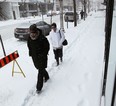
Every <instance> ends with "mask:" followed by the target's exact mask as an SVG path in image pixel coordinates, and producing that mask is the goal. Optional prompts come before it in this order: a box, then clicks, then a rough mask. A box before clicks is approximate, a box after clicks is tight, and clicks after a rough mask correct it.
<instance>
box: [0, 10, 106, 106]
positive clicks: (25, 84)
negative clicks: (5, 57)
mask: <svg viewBox="0 0 116 106" xmlns="http://www.w3.org/2000/svg"><path fill="white" fill-rule="evenodd" d="M104 26H105V17H104V12H97V13H93V14H92V15H91V16H88V17H87V19H86V21H83V20H82V21H80V22H79V24H78V25H77V27H73V23H69V28H68V29H67V28H66V23H65V31H66V33H65V36H66V39H67V40H68V43H69V44H68V46H66V47H64V58H63V59H64V61H63V63H60V65H59V66H58V67H56V66H55V60H54V55H53V52H52V47H51V48H50V52H49V56H48V68H47V71H48V73H49V74H50V80H49V81H48V82H47V83H44V87H43V90H42V93H41V94H39V95H37V94H35V86H36V80H37V73H38V71H37V70H36V69H35V67H34V66H33V63H32V60H31V58H30V57H29V56H28V49H27V45H26V42H22V41H18V40H17V39H15V38H11V39H8V40H6V41H5V42H4V45H5V49H6V51H7V54H10V53H12V52H14V51H15V50H18V53H19V55H20V57H19V58H18V59H17V61H18V63H19V64H20V66H21V68H22V70H23V72H24V73H25V75H26V78H24V77H23V75H22V74H18V73H14V77H12V65H13V63H12V62H11V63H9V64H8V65H6V66H4V67H3V68H1V69H0V106H99V103H100V94H101V80H102V71H103V54H104V53H103V52H104V36H105V34H104ZM48 40H49V36H48ZM0 49H1V47H0ZM0 54H2V53H0ZM15 70H16V71H19V70H18V67H17V66H16V65H15Z"/></svg>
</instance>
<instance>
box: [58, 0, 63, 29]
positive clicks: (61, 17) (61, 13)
mask: <svg viewBox="0 0 116 106" xmlns="http://www.w3.org/2000/svg"><path fill="white" fill-rule="evenodd" d="M59 2H60V29H61V30H63V31H64V24H63V23H64V22H63V0H59Z"/></svg>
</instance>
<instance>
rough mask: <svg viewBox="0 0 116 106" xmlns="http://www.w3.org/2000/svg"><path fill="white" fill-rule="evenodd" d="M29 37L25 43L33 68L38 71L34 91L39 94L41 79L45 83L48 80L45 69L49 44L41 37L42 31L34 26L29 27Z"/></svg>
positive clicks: (41, 84)
mask: <svg viewBox="0 0 116 106" xmlns="http://www.w3.org/2000/svg"><path fill="white" fill-rule="evenodd" d="M29 29H30V36H29V38H28V41H27V46H28V49H29V56H31V57H32V60H33V63H34V66H35V67H36V69H38V70H39V72H38V80H37V85H36V89H37V92H38V93H39V92H40V91H41V89H42V87H43V79H45V82H46V81H47V80H48V79H49V75H48V72H47V71H46V69H45V68H46V67H47V55H48V51H49V42H48V40H47V38H46V37H45V36H44V35H42V30H40V29H38V28H37V27H36V24H33V25H31V26H30V28H29Z"/></svg>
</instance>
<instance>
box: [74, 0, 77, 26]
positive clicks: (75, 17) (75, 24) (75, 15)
mask: <svg viewBox="0 0 116 106" xmlns="http://www.w3.org/2000/svg"><path fill="white" fill-rule="evenodd" d="M73 7H74V26H77V13H76V1H75V0H73Z"/></svg>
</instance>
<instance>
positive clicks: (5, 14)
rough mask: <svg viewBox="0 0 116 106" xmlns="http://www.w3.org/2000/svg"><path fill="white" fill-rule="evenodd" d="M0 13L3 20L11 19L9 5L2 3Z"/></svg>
mask: <svg viewBox="0 0 116 106" xmlns="http://www.w3.org/2000/svg"><path fill="white" fill-rule="evenodd" d="M0 8H1V13H2V14H3V17H4V19H5V20H6V19H12V13H11V12H12V11H11V7H10V3H8V2H4V3H2V4H1V5H0Z"/></svg>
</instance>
